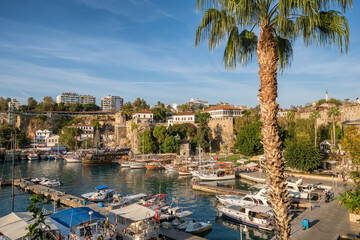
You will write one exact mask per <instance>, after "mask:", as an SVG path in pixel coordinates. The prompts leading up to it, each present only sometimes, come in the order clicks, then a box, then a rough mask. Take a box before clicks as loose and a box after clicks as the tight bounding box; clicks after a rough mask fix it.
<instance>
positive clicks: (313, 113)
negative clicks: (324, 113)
mask: <svg viewBox="0 0 360 240" xmlns="http://www.w3.org/2000/svg"><path fill="white" fill-rule="evenodd" d="M318 118H320V113H319V112H318V111H313V112H312V113H311V115H310V119H311V120H312V121H314V128H315V141H314V143H315V147H316V146H317V119H318Z"/></svg>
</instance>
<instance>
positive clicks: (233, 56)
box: [223, 27, 258, 70]
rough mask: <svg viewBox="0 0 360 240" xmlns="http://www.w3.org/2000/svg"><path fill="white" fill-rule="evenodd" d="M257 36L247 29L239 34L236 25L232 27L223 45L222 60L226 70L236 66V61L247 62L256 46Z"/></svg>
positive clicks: (244, 63) (243, 63)
mask: <svg viewBox="0 0 360 240" xmlns="http://www.w3.org/2000/svg"><path fill="white" fill-rule="evenodd" d="M257 41H258V39H257V36H256V35H255V34H254V33H253V32H250V31H248V30H243V31H242V32H241V33H240V34H239V30H238V28H237V27H233V29H232V30H231V32H230V35H229V38H228V41H227V44H226V46H225V51H224V57H223V62H224V65H225V68H226V69H227V70H233V69H234V68H236V63H237V62H240V63H241V64H242V65H246V64H247V63H249V62H250V61H251V60H252V58H253V56H254V54H255V52H256V48H257Z"/></svg>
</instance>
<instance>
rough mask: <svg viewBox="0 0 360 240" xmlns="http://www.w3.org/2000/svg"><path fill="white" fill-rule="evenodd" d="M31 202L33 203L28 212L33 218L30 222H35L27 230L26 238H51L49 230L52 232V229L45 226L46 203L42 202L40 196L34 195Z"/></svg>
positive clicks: (38, 239) (37, 239) (35, 239)
mask: <svg viewBox="0 0 360 240" xmlns="http://www.w3.org/2000/svg"><path fill="white" fill-rule="evenodd" d="M30 200H31V203H30V206H29V207H28V208H27V210H28V211H29V212H30V213H32V218H31V219H30V220H29V222H31V221H33V220H35V221H34V223H32V224H30V225H29V226H27V227H26V228H25V229H26V230H28V233H27V234H26V237H29V239H32V240H42V239H49V238H50V236H48V235H47V230H50V227H49V226H48V225H46V224H45V216H44V214H43V212H42V206H43V205H44V203H43V201H42V200H41V198H40V195H32V196H31V197H30Z"/></svg>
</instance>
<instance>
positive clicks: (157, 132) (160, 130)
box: [152, 126, 168, 145]
mask: <svg viewBox="0 0 360 240" xmlns="http://www.w3.org/2000/svg"><path fill="white" fill-rule="evenodd" d="M152 134H153V136H154V137H155V138H156V140H157V142H158V144H159V145H161V144H162V143H163V142H164V141H165V139H166V137H167V136H168V131H167V130H166V127H164V126H156V127H155V128H154V131H153V133H152Z"/></svg>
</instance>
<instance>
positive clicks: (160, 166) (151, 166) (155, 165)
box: [145, 162, 164, 170]
mask: <svg viewBox="0 0 360 240" xmlns="http://www.w3.org/2000/svg"><path fill="white" fill-rule="evenodd" d="M145 167H146V169H147V170H162V169H164V165H163V164H162V163H157V162H152V163H146V164H145Z"/></svg>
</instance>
